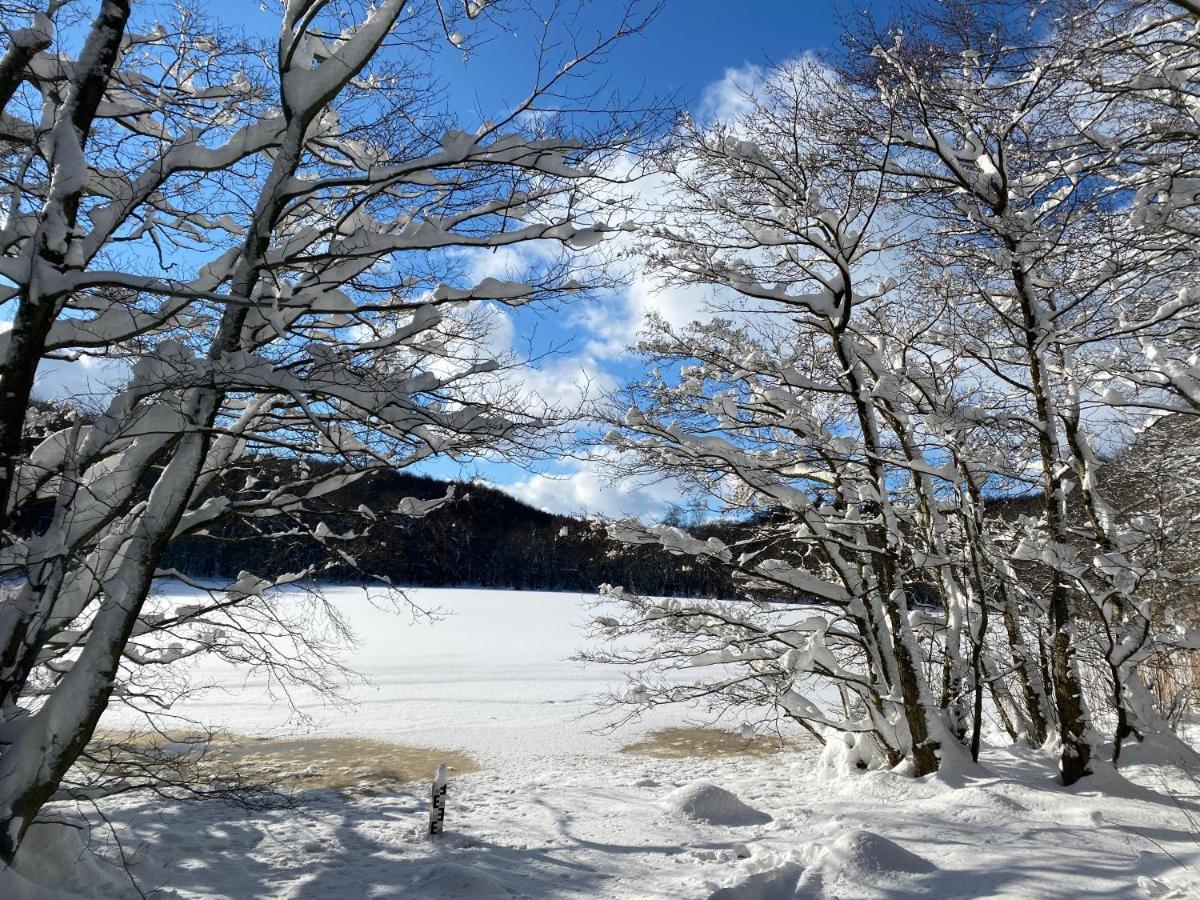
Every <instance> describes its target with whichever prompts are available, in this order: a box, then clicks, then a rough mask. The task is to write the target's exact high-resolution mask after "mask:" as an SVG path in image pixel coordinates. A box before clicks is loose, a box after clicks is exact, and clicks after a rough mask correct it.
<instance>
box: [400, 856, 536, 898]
mask: <svg viewBox="0 0 1200 900" xmlns="http://www.w3.org/2000/svg"><path fill="white" fill-rule="evenodd" d="M409 889H410V891H411V894H412V896H414V897H439V898H441V897H445V898H447V900H449V898H457V897H462V898H464V900H467V898H471V900H475V898H478V897H511V896H513V895H514V894H516V891H514V890H513V889H512V888H511V887H509V886H508V885H507V884H505V883H504V882H503V881H501V880H500V879H499V878H497V877H496V876H495V875H492V874H491V873H490V872H485V871H483V870H482V869H480V868H479V867H478V866H464V865H462V864H461V863H456V862H448V861H446V862H438V863H434V864H433V865H432V866H430V867H428V868H427V869H426V870H425V871H423V872H422V873H421V874H420V875H418V876H417V877H416V878H415V879H413V881H412V882H411V883H410V884H409Z"/></svg>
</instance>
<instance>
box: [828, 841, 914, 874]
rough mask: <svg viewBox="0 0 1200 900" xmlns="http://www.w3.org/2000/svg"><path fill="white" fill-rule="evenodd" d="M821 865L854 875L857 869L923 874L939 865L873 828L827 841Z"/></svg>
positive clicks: (872, 871) (869, 871) (858, 871)
mask: <svg viewBox="0 0 1200 900" xmlns="http://www.w3.org/2000/svg"><path fill="white" fill-rule="evenodd" d="M821 865H822V868H824V869H826V871H831V870H835V871H838V872H839V873H840V874H842V875H846V876H851V877H853V876H854V875H855V874H857V873H860V872H861V873H863V874H866V875H877V874H879V873H882V872H894V873H905V874H910V875H920V874H923V873H925V872H932V871H933V870H934V869H936V868H937V867H936V866H935V865H934V864H933V863H931V862H930V861H929V860H927V859H925V858H924V857H921V856H917V854H915V853H913V852H911V851H909V850H905V849H904V848H903V847H901V846H900V845H899V844H897V843H896V842H895V841H890V840H888V839H887V838H885V837H883V836H882V835H878V834H875V833H874V832H872V831H858V830H856V831H849V832H847V833H846V834H843V835H841V836H839V837H837V838H835V839H834V840H832V841H830V842H829V843H828V844H826V845H825V850H824V853H823V854H822V855H821Z"/></svg>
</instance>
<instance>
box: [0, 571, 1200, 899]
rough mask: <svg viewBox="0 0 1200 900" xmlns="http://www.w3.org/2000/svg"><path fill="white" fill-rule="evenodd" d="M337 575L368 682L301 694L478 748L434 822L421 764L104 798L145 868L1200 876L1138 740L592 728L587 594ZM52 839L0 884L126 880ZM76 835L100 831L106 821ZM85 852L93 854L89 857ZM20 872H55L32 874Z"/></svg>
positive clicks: (243, 886) (228, 880)
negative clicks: (280, 800)
mask: <svg viewBox="0 0 1200 900" xmlns="http://www.w3.org/2000/svg"><path fill="white" fill-rule="evenodd" d="M331 594H332V595H333V596H334V597H335V598H336V599H337V600H338V602H339V604H340V605H342V606H343V608H345V609H346V610H347V611H348V612H349V615H350V618H351V621H352V622H353V623H354V625H355V627H356V630H357V631H358V632H359V634H360V635H361V636H362V643H361V645H360V646H359V647H358V648H357V649H356V650H355V651H354V656H353V660H352V661H353V663H354V665H355V667H356V668H358V669H359V670H360V671H363V672H364V673H365V674H367V675H369V676H370V677H371V678H372V680H373V682H374V686H373V687H363V688H359V689H356V690H359V691H361V693H357V694H355V698H356V699H357V700H358V701H359V705H358V706H357V707H354V708H352V709H350V710H346V709H337V708H330V709H321V708H318V709H317V710H316V713H317V729H316V734H318V735H326V736H333V735H351V736H357V737H366V738H372V739H386V740H392V741H396V742H401V743H405V744H416V745H421V746H434V747H444V748H459V749H463V750H465V751H467V752H469V753H471V754H472V755H473V756H475V757H476V758H477V759H478V760H479V761H480V762H481V764H482V765H483V769H482V770H481V771H479V772H475V773H471V774H467V775H463V776H461V777H457V778H454V779H452V781H451V783H450V794H449V803H448V813H447V819H446V827H447V834H446V835H444V836H443V837H442V838H440V839H438V840H430V839H428V838H427V837H425V835H424V833H423V832H424V826H425V816H426V809H427V807H426V803H427V791H428V788H427V786H426V785H425V784H411V785H404V786H402V787H401V788H400V789H398V790H396V791H394V792H382V793H378V794H374V795H372V792H365V791H356V790H354V789H349V790H334V789H320V790H312V791H306V792H303V793H301V794H300V795H299V797H298V799H299V800H300V801H301V802H300V804H299V805H298V806H297V807H296V808H292V809H274V810H266V811H260V812H250V813H248V812H244V811H239V810H237V809H234V808H231V807H228V806H223V805H219V804H202V805H197V804H182V803H174V802H164V801H163V800H161V799H159V798H154V797H145V796H135V795H130V796H125V797H120V798H115V799H113V800H110V801H107V802H106V803H105V804H104V806H103V811H104V813H105V815H106V816H107V817H108V818H109V819H110V821H111V822H112V824H113V827H114V828H115V833H116V834H118V835H119V836H120V838H121V842H122V846H123V847H124V849H125V852H126V854H127V856H128V857H129V858H130V860H131V871H132V873H133V875H134V876H135V877H136V879H137V880H138V883H139V884H140V885H141V887H142V889H143V890H149V889H154V888H161V889H162V892H161V893H159V894H156V895H155V896H159V897H178V898H188V900H200V898H206V900H208V898H214V900H216V898H229V900H243V898H252V897H253V898H258V897H262V898H280V900H343V898H358V897H405V898H414V900H468V898H471V900H475V898H478V900H488V898H507V897H530V898H563V900H567V898H612V900H642V898H645V900H668V898H670V900H691V898H695V900H709V898H711V900H797V898H807V900H816V898H826V900H832V898H835V897H837V898H842V900H849V898H900V897H930V898H957V897H996V898H1030V897H1037V898H1064V900H1065V898H1076V897H1090V896H1103V897H1106V898H1124V897H1129V898H1134V897H1167V898H1183V897H1193V896H1196V895H1197V893H1196V891H1197V882H1196V881H1195V872H1196V870H1195V868H1194V866H1195V864H1196V861H1197V860H1200V832H1198V830H1197V828H1196V827H1195V826H1193V825H1192V823H1191V821H1190V819H1189V816H1192V817H1195V816H1196V813H1195V812H1194V811H1193V810H1194V807H1195V806H1196V802H1197V796H1196V794H1197V789H1196V787H1195V785H1194V783H1193V782H1192V781H1191V779H1190V778H1188V777H1187V776H1186V775H1185V774H1184V773H1182V772H1181V771H1179V770H1178V769H1174V768H1170V767H1167V766H1164V765H1163V764H1162V762H1163V758H1164V757H1162V755H1161V754H1160V755H1159V756H1158V757H1155V756H1153V755H1152V753H1151V750H1150V749H1147V748H1131V749H1130V750H1129V751H1127V752H1128V755H1129V759H1130V762H1131V765H1130V766H1129V767H1128V768H1126V769H1123V770H1122V774H1121V775H1117V774H1115V773H1112V772H1111V771H1108V772H1106V771H1104V770H1103V769H1101V771H1100V772H1099V773H1098V774H1097V776H1096V777H1095V778H1092V779H1087V780H1086V781H1085V783H1083V784H1081V785H1079V786H1077V787H1076V788H1074V789H1064V788H1061V787H1059V786H1058V785H1057V784H1056V783H1055V780H1054V769H1053V761H1052V759H1051V757H1049V756H1047V755H1045V754H1042V753H1040V752H1035V751H1031V750H1015V749H989V750H987V751H986V753H985V758H984V766H982V767H980V768H978V769H968V770H966V771H961V772H956V773H946V774H943V775H941V776H935V777H931V778H927V779H922V780H913V779H911V778H907V777H904V776H902V775H899V774H893V773H889V772H858V771H846V770H845V769H844V768H843V767H840V766H838V765H835V764H834V763H833V762H832V761H830V760H828V759H826V758H824V757H822V756H821V755H820V754H818V753H816V752H814V751H810V750H804V749H802V750H799V751H787V752H784V753H781V754H778V755H776V756H770V757H761V756H753V757H752V756H746V757H719V758H686V759H655V758H650V757H646V756H637V755H633V754H628V753H618V752H614V751H615V750H616V748H618V747H620V746H622V745H624V744H628V743H632V742H634V741H635V740H636V739H637V738H638V737H641V736H644V734H645V732H646V731H647V730H648V729H649V728H651V727H659V725H661V724H664V723H665V724H678V723H679V722H680V721H683V720H684V719H685V718H686V714H685V712H684V711H682V710H677V711H673V712H672V713H671V716H674V719H673V721H672V720H671V719H670V717H668V716H666V715H665V714H664V716H663V717H662V719H661V720H660V721H655V722H642V723H639V724H638V725H636V726H634V727H631V728H627V729H621V730H619V731H618V732H616V733H615V734H594V733H591V732H589V731H588V730H587V729H588V727H589V726H590V725H594V724H598V723H597V722H593V721H590V720H587V719H581V718H580V716H581V714H582V713H585V712H587V711H588V710H589V709H590V708H591V704H592V702H593V700H594V698H595V697H596V696H597V695H598V694H600V693H602V692H603V691H604V690H606V689H608V688H610V687H612V686H613V685H614V684H619V683H620V673H618V672H614V671H611V670H600V671H596V670H587V669H581V668H580V667H578V666H577V665H576V664H574V663H571V662H569V661H568V660H567V657H568V656H570V655H571V654H572V653H573V652H574V651H575V650H576V649H577V648H578V647H579V646H580V644H581V642H582V639H581V636H580V633H579V632H578V630H577V629H576V627H575V626H576V625H577V624H578V623H580V622H582V621H583V620H585V619H586V618H587V615H588V614H587V613H586V612H585V610H584V609H583V608H582V607H581V605H580V603H581V600H580V598H578V597H575V596H570V595H550V594H533V593H530V594H522V593H516V592H511V593H510V592H488V591H421V592H417V594H416V596H417V597H419V598H421V599H422V600H424V601H426V602H435V601H436V603H438V604H439V605H443V606H445V607H447V608H448V609H452V610H453V611H454V613H455V615H454V616H452V617H451V618H450V619H449V620H448V621H446V622H444V623H442V624H440V625H436V626H433V627H429V626H425V625H416V626H410V625H409V624H407V621H406V620H405V619H403V618H397V617H395V616H393V615H391V614H388V613H384V612H382V611H380V610H378V609H376V608H375V607H373V606H371V604H370V603H369V602H367V600H366V598H365V597H364V596H363V595H362V593H361V592H355V591H352V590H350V589H341V588H338V589H333V590H332V591H331ZM185 599H186V598H185V597H182V596H181V602H182V601H183V600H185ZM201 674H203V675H204V676H205V677H206V678H207V679H209V680H210V681H212V682H214V683H216V684H218V685H219V686H220V690H219V691H217V692H216V693H214V694H213V695H211V696H209V697H207V698H201V699H199V700H196V701H193V702H192V703H191V704H190V706H189V708H188V711H189V712H190V713H191V714H194V715H196V716H197V717H199V718H202V719H203V720H205V721H207V722H210V723H212V722H220V723H221V724H225V725H227V726H228V727H230V728H231V729H233V730H235V731H239V732H242V733H248V734H271V733H276V734H284V733H288V728H289V726H287V715H286V709H285V708H283V707H282V706H281V704H279V703H276V702H272V701H271V698H270V697H269V695H268V694H267V692H266V689H265V687H266V686H265V685H264V684H260V683H256V682H254V681H251V682H248V683H246V684H244V685H243V684H242V682H241V680H240V679H239V678H238V673H235V672H232V671H224V672H223V671H222V670H220V668H218V667H211V668H208V669H206V670H205V671H204V672H203V673H201ZM429 774H430V776H432V774H433V773H432V771H430V773H429ZM1126 779H1129V780H1126ZM49 843H50V844H51V845H52V846H50V848H49V850H47V848H45V847H43V848H42V849H41V850H40V851H39V853H37V854H31V855H30V857H29V860H28V864H25V862H24V861H23V862H22V870H23V871H24V873H25V875H26V876H27V879H22V880H21V881H20V883H19V890H18V889H17V888H16V887H14V888H12V889H11V890H8V892H7V893H4V892H2V891H0V896H3V897H6V898H7V897H9V896H12V897H16V898H19V900H25V898H26V897H29V898H33V897H53V898H55V900H62V898H63V897H64V896H91V897H133V896H136V894H134V893H133V891H132V889H131V888H130V887H129V884H128V882H127V881H122V880H121V878H120V873H116V872H115V871H114V870H113V869H112V868H111V867H106V864H104V863H102V862H99V861H97V860H95V859H93V858H92V857H91V856H90V855H89V854H81V853H80V850H79V846H78V843H77V841H76V844H75V845H71V844H70V842H69V841H68V842H67V843H66V844H65V845H64V846H62V847H58V848H57V849H55V847H54V846H53V844H54V841H50V842H49ZM72 847H73V852H72ZM93 849H94V850H96V851H98V852H100V853H102V854H105V855H108V856H111V855H113V853H114V846H113V844H112V841H111V838H110V837H109V835H108V833H107V832H106V831H105V830H104V829H103V828H97V829H95V830H94V831H93ZM51 851H52V852H51ZM68 858H69V859H75V860H78V862H77V863H76V864H75V865H76V866H77V867H81V868H76V869H74V870H72V869H71V867H70V866H66V865H65V864H64V863H63V860H64V859H68ZM96 870H99V871H101V872H102V873H103V876H102V877H101V876H99V875H96V876H94V877H93V875H89V874H87V873H92V872H94V871H96ZM72 871H74V872H75V876H74V877H72V876H71V872H72ZM80 872H82V873H84V875H85V876H86V877H80V876H79V873H80ZM8 877H9V880H10V882H12V883H13V884H17V882H15V881H13V878H12V876H11V873H9V876H8ZM35 882H37V883H40V884H42V885H53V886H55V887H58V888H61V889H62V890H64V891H66V892H68V893H66V894H57V895H56V894H48V893H39V892H38V891H39V890H40V888H38V887H37V884H35ZM6 887H7V885H6V883H5V882H2V881H0V889H5V888H6Z"/></svg>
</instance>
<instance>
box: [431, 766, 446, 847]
mask: <svg viewBox="0 0 1200 900" xmlns="http://www.w3.org/2000/svg"><path fill="white" fill-rule="evenodd" d="M448 770H449V766H447V765H446V764H445V763H442V764H441V765H439V766H438V767H437V774H436V775H434V776H433V786H432V790H431V791H430V794H429V833H430V834H431V835H438V834H441V833H442V832H444V831H445V830H446V789H447V788H448V787H449V785H448V784H447V781H448V779H449V772H448Z"/></svg>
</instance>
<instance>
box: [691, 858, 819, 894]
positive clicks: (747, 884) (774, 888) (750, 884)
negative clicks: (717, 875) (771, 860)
mask: <svg viewBox="0 0 1200 900" xmlns="http://www.w3.org/2000/svg"><path fill="white" fill-rule="evenodd" d="M803 871H804V869H803V868H802V867H801V866H800V864H799V863H795V862H786V863H784V864H783V865H781V866H776V867H774V868H772V869H767V870H766V871H763V872H756V873H754V874H753V875H750V876H749V877H747V878H744V879H742V880H741V881H739V882H737V883H736V884H733V885H730V886H729V887H723V888H720V889H719V890H716V891H713V892H712V894H710V895H709V898H708V900H792V898H793V897H795V896H796V883H797V882H799V880H800V875H801V873H802V872H803Z"/></svg>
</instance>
